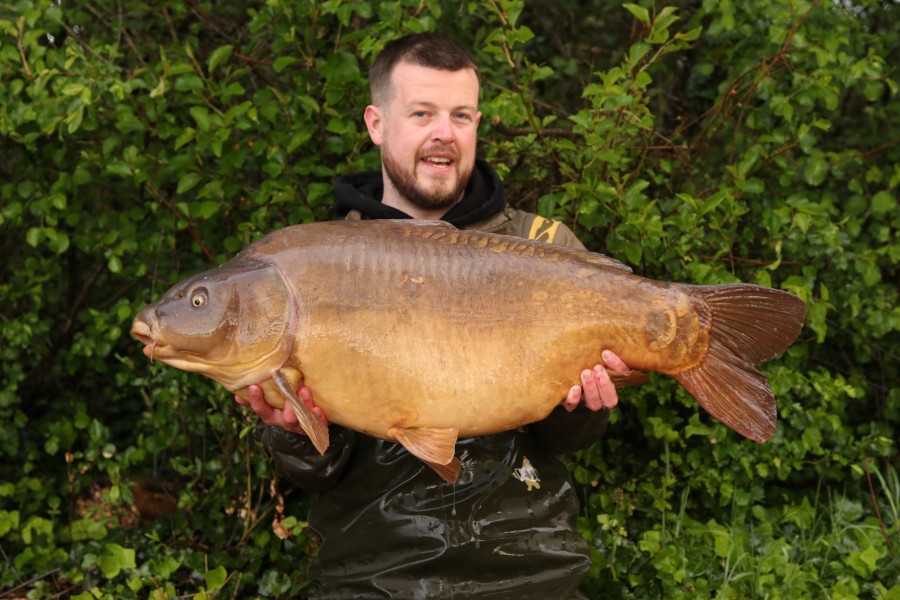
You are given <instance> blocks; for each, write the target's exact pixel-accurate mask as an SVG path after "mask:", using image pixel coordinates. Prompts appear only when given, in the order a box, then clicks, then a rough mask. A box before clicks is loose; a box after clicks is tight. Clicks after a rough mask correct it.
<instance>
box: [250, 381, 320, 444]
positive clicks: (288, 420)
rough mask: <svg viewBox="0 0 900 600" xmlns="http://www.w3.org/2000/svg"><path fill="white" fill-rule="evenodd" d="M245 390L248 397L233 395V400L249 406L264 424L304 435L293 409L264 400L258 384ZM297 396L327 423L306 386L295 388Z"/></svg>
mask: <svg viewBox="0 0 900 600" xmlns="http://www.w3.org/2000/svg"><path fill="white" fill-rule="evenodd" d="M247 392H248V396H249V398H247V399H244V398H241V397H240V396H235V397H234V401H235V402H237V403H238V404H240V405H241V406H249V407H250V409H251V410H252V411H253V412H255V413H256V415H257V416H258V417H259V418H260V419H261V420H262V422H263V423H265V424H266V425H269V426H271V427H280V428H281V429H284V430H285V431H290V432H292V433H299V434H302V435H306V432H305V431H303V428H302V427H300V423H299V422H298V421H297V415H295V414H294V411H293V410H291V409H290V407H289V406H287V405H285V407H284V409H280V408H275V407H274V406H272V405H270V404H269V403H268V402H266V397H265V394H263V391H262V388H261V387H259V386H258V385H251V386H249V387H248V388H247ZM297 398H299V399H300V402H303V403H304V404H306V405H307V406H308V407H310V408H311V409H312V410H313V412H314V413H315V414H316V416H317V417H319V418H320V419H322V422H323V423H325V424H326V425H328V419H327V418H326V417H325V413H324V412H323V411H322V409H321V408H319V407H318V406H316V405H315V404H314V403H313V398H312V392H311V391H310V389H309V388H308V387H306V386H303V387H301V388H300V389H299V390H297Z"/></svg>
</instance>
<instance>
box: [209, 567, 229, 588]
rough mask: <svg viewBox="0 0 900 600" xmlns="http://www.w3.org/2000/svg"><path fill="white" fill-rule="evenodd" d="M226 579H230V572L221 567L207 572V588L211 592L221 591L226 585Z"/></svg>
mask: <svg viewBox="0 0 900 600" xmlns="http://www.w3.org/2000/svg"><path fill="white" fill-rule="evenodd" d="M226 579H228V571H226V570H225V567H223V566H222V565H219V566H218V567H216V568H215V569H213V570H211V571H207V572H206V587H207V589H209V590H218V589H221V588H222V586H223V585H225V580H226Z"/></svg>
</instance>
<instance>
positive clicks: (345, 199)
mask: <svg viewBox="0 0 900 600" xmlns="http://www.w3.org/2000/svg"><path fill="white" fill-rule="evenodd" d="M334 194H335V197H336V201H335V210H336V212H337V215H338V216H339V217H341V218H343V217H346V216H347V213H349V212H350V211H352V210H358V211H359V212H361V213H362V214H363V215H364V216H365V217H368V218H370V219H409V218H412V217H410V216H409V215H408V214H406V213H405V212H403V211H401V210H398V209H396V208H393V207H391V206H386V205H384V204H382V203H381V198H382V197H383V196H384V182H383V180H382V174H381V171H363V172H361V173H351V174H349V175H344V176H342V177H340V178H339V179H338V180H337V182H335V184H334ZM505 208H506V195H505V194H504V193H503V184H502V183H501V181H500V177H499V176H498V175H497V173H496V172H495V171H494V169H492V168H491V166H490V165H488V164H487V163H486V162H485V161H483V160H482V159H480V158H477V159H475V168H474V169H473V170H472V177H471V178H470V179H469V184H468V185H467V186H466V191H465V194H464V195H463V198H462V200H460V201H459V203H457V204H456V205H455V206H453V208H451V209H450V210H449V211H448V212H447V214H445V215H444V216H443V217H441V220H442V221H446V222H448V223H450V224H452V225H454V226H455V227H458V228H460V229H461V228H463V227H465V226H466V225H471V224H472V223H477V222H478V221H483V220H485V219H487V218H489V217H491V216H493V215H496V214H497V213H499V212H501V211H503V209H505Z"/></svg>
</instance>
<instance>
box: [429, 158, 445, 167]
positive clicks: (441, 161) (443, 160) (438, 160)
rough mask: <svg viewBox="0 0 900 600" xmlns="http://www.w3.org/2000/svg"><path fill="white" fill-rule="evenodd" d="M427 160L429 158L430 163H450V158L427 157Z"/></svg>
mask: <svg viewBox="0 0 900 600" xmlns="http://www.w3.org/2000/svg"><path fill="white" fill-rule="evenodd" d="M425 160H427V161H428V162H430V163H434V164H436V165H449V164H450V159H449V158H426V159H425Z"/></svg>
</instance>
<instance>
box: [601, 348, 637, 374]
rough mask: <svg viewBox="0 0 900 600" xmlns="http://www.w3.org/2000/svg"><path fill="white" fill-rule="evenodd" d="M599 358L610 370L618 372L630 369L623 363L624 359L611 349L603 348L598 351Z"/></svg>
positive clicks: (625, 371)
mask: <svg viewBox="0 0 900 600" xmlns="http://www.w3.org/2000/svg"><path fill="white" fill-rule="evenodd" d="M600 358H601V360H602V361H603V364H604V365H606V368H607V369H610V370H611V371H619V372H620V373H627V372H629V371H631V369H630V368H628V365H626V364H625V361H623V360H622V359H621V358H619V355H618V354H616V353H615V352H613V351H612V350H604V351H603V352H601V353H600Z"/></svg>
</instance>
